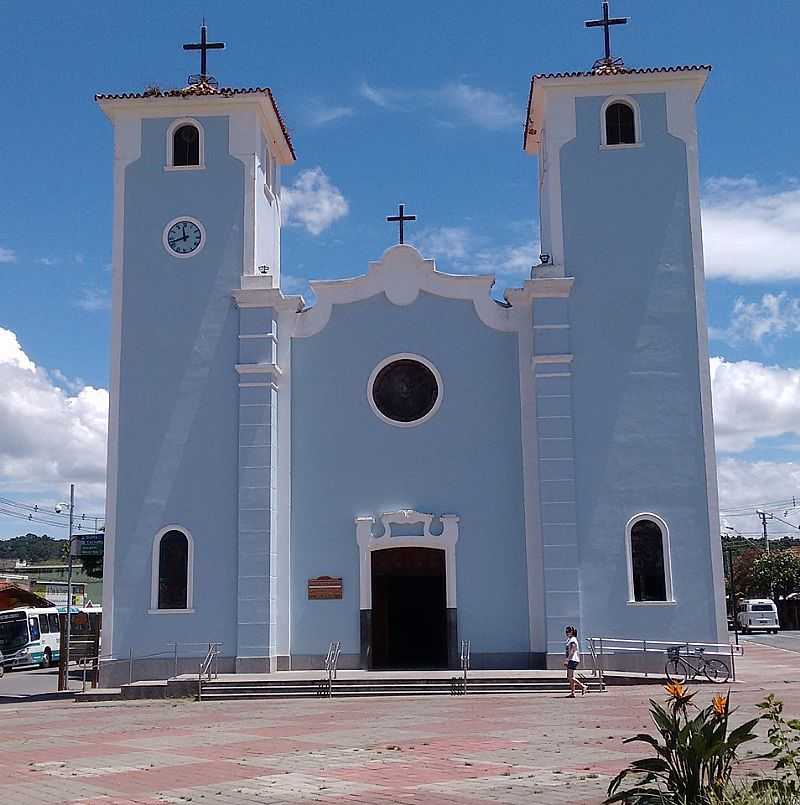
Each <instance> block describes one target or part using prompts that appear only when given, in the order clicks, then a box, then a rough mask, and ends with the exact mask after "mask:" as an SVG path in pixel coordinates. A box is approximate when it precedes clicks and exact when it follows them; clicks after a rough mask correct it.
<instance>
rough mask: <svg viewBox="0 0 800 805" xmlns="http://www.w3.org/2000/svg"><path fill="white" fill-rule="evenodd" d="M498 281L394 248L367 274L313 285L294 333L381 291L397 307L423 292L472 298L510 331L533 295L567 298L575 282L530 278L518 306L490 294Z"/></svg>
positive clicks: (307, 331) (319, 325) (523, 318)
mask: <svg viewBox="0 0 800 805" xmlns="http://www.w3.org/2000/svg"><path fill="white" fill-rule="evenodd" d="M494 282H495V278H494V276H493V275H491V274H484V275H459V274H445V273H443V272H441V271H437V270H436V264H435V263H434V261H433V260H426V259H424V258H423V257H422V255H421V254H420V253H419V252H418V251H417V250H416V249H415V248H414V247H413V246H409V245H408V244H401V245H397V246H392V247H391V248H390V249H388V250H387V251H386V252H385V253H384V255H383V257H382V258H381V259H380V260H378V261H377V262H373V263H370V264H369V270H368V272H367V273H366V274H365V275H363V276H360V277H353V278H351V279H342V280H321V281H316V282H312V283H310V284H311V288H312V289H313V291H314V293H315V295H316V297H317V302H316V304H315V305H314V306H313V307H312V308H309V309H308V310H304V311H303V312H302V313H301V314H300V315H299V316H298V319H297V327H296V329H295V333H294V335H295V336H297V337H300V338H302V337H307V336H312V335H316V334H317V333H319V332H320V331H321V330H322V329H323V328H324V327H325V325H326V324H327V323H328V320H329V319H330V316H331V312H332V310H333V306H334V305H343V304H350V303H351V302H359V301H361V300H364V299H369V298H370V297H373V296H377V295H378V294H381V293H383V294H386V298H387V299H388V300H389V301H390V302H392V303H393V304H395V305H410V304H411V303H412V302H414V301H415V300H416V299H417V297H418V296H419V294H420V292H421V291H424V292H426V293H430V294H433V295H435V296H439V297H443V298H445V299H463V300H468V301H470V302H472V304H473V305H474V307H475V313H476V314H477V316H478V318H479V319H480V320H481V321H482V322H483V323H484V324H485V325H486V326H487V327H491V328H493V329H495V330H502V331H505V332H512V331H516V330H520V329H521V328H522V327H524V326H525V325H526V324H527V323H528V320H529V313H528V312H527V310H526V304H527V303H528V302H529V301H530V300H531V299H532V298H533V297H534V296H567V295H568V294H569V289H570V288H571V285H572V280H571V279H566V280H565V279H563V278H560V279H546V280H528V281H527V282H526V283H525V287H524V288H523V289H520V290H519V291H513V292H512V293H511V295H510V296H511V298H513V299H515V300H516V301H517V303H518V304H506V305H503V304H499V303H498V302H496V301H495V300H494V299H492V297H491V293H490V292H491V288H492V286H493V285H494Z"/></svg>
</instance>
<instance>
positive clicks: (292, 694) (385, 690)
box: [203, 678, 600, 700]
mask: <svg viewBox="0 0 800 805" xmlns="http://www.w3.org/2000/svg"><path fill="white" fill-rule="evenodd" d="M458 682H459V684H458V685H457V686H454V685H453V683H452V682H451V681H450V680H449V679H435V680H432V679H428V680H426V679H411V680H409V679H394V680H392V679H381V680H378V679H376V680H362V679H359V680H353V679H350V680H341V681H339V682H334V683H333V695H334V696H337V697H343V696H347V697H355V696H429V695H440V696H441V695H451V694H453V692H454V689H455V690H458V689H460V682H461V680H460V679H459V680H458ZM588 685H589V689H590V690H591V691H592V692H599V691H600V685H599V683H598V682H596V681H589V682H588ZM568 689H569V688H568V685H567V683H566V681H565V680H564V679H563V678H558V679H555V678H551V679H507V678H506V679H485V678H483V679H470V680H469V682H468V685H467V691H468V693H469V694H470V695H472V694H489V695H491V694H509V693H566V692H567V690H568ZM326 695H327V691H326V688H325V685H324V684H322V683H321V682H320V681H319V680H317V681H312V680H302V681H301V680H280V681H278V680H275V681H271V680H259V681H256V682H248V683H240V682H235V681H230V682H206V683H204V685H203V699H204V700H221V699H258V698H269V699H274V698H281V697H284V698H298V697H319V696H326Z"/></svg>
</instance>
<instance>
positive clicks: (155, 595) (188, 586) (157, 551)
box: [150, 526, 194, 612]
mask: <svg viewBox="0 0 800 805" xmlns="http://www.w3.org/2000/svg"><path fill="white" fill-rule="evenodd" d="M193 563H194V548H193V543H192V537H191V534H189V532H188V531H186V530H185V529H184V528H182V527H180V526H167V527H166V528H162V529H161V531H159V532H158V534H156V537H155V540H154V542H153V581H152V590H151V595H150V611H151V612H161V611H166V612H175V611H180V612H191V611H192V566H193Z"/></svg>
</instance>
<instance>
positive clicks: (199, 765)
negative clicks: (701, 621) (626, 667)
mask: <svg viewBox="0 0 800 805" xmlns="http://www.w3.org/2000/svg"><path fill="white" fill-rule="evenodd" d="M798 671H800V655H798V654H796V653H792V652H783V651H780V650H778V649H774V648H770V647H764V646H758V647H752V651H751V650H748V652H747V655H746V657H745V660H744V661H743V664H742V666H741V667H740V678H741V679H742V680H743V681H742V682H740V683H739V684H738V685H736V686H735V687H734V692H733V700H734V704H735V705H736V706H737V707H738V708H739V710H738V712H737V713H736V715H735V716H734V721H736V722H739V721H743V720H745V719H746V718H748V717H751V716H752V715H753V714H754V713H755V712H756V710H755V703H756V702H758V701H760V700H761V699H762V698H763V697H764V695H765V694H766V693H767V692H768V691H774V692H776V693H777V694H778V695H779V696H780V697H781V698H782V699H784V701H785V703H786V712H787V715H788V716H789V717H791V716H798V715H800V684H799V683H798V682H797V681H796V679H797V677H798ZM726 689H727V688H723V690H726ZM717 690H719V689H718V688H716V687H714V686H710V685H705V686H702V687H701V688H700V689H699V693H698V696H697V699H698V702H699V703H701V704H705V703H706V702H707V701H708V700H710V698H711V695H712V694H713V693H714V692H716V691H717ZM650 697H655V698H657V699H661V698H663V695H662V692H661V691H660V690H659V689H658V688H656V687H653V686H652V685H648V686H634V687H627V688H616V687H612V688H611V689H610V691H609V692H608V693H606V694H604V695H595V694H592V695H589V696H587V697H585V698H577V699H567V698H564V697H563V695H555V694H554V695H546V694H539V695H535V696H526V695H517V696H513V697H512V696H505V697H503V696H486V697H475V698H464V697H445V696H443V697H435V698H424V699H423V698H403V699H390V698H376V699H356V700H345V699H336V698H334V699H332V700H326V699H322V700H317V699H310V700H302V701H270V702H219V703H214V702H209V703H202V704H199V703H196V702H191V701H180V702H171V701H165V702H146V703H125V704H116V703H114V704H63V703H61V702H54V703H47V704H29V705H25V706H15V705H4V706H0V721H1V722H2V725H3V751H2V753H0V770H1V771H2V773H0V801H2V802H14V803H20V805H28V803H37V804H38V803H49V802H62V803H63V802H70V803H87V805H88V804H89V803H92V804H94V803H96V804H97V805H100V803H107V804H108V805H123V803H145V804H146V805H153V804H154V803H166V802H173V803H174V802H186V801H189V800H192V801H193V802H199V801H203V802H221V803H255V802H258V803H274V804H275V805H278V803H298V802H317V803H325V805H339V803H371V804H374V805H377V803H381V805H389V803H393V804H394V803H416V804H417V805H444V804H445V803H448V804H449V805H453V803H465V805H479V804H480V803H508V805H522V804H523V803H524V804H525V805H530V803H532V802H535V803H545V805H548V804H549V803H553V804H554V805H555V803H570V804H571V805H577V804H578V803H599V802H602V800H603V797H604V792H605V789H606V787H607V785H608V781H609V779H610V778H611V777H612V776H613V775H614V774H616V773H617V771H619V770H620V769H621V768H623V767H624V766H625V765H626V764H627V763H628V761H629V760H631V759H633V758H636V757H643V756H645V755H646V754H647V751H646V747H644V746H638V745H630V744H628V745H623V743H622V740H623V739H624V738H626V737H628V736H630V735H632V734H634V733H636V732H639V731H642V730H650V729H651V725H650V720H649V717H648V714H647V707H648V699H649V698H650ZM751 766H752V764H750V766H748V765H745V766H744V767H743V771H746V770H747V768H749V767H751Z"/></svg>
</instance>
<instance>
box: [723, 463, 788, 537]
mask: <svg viewBox="0 0 800 805" xmlns="http://www.w3.org/2000/svg"><path fill="white" fill-rule="evenodd" d="M717 480H718V483H719V504H720V506H719V507H720V511H721V512H722V517H721V518H720V519H721V520H722V523H721V525H722V527H723V528H725V526H731V527H732V528H733V529H734V530H736V531H741V532H745V533H748V534H750V535H758V534H760V533H761V520H760V519H759V518H758V517H756V515H755V509H756V508H757V507H758V506H762V505H765V504H767V503H768V502H769V501H790V500H791V499H792V497H793V496H795V495H797V490H798V489H800V462H795V461H742V460H741V459H738V458H732V457H728V458H723V459H721V460H720V461H719V462H718V463H717ZM733 508H735V509H737V510H738V512H737V513H736V516H731V515H730V514H729V515H728V516H726V515H725V512H726V510H728V509H733ZM748 509H750V511H749V512H748V511H747V510H748ZM743 510H744V511H745V512H747V516H740V513H741V512H742V511H743ZM767 510H768V511H769V510H770V509H769V508H768V509H767ZM774 514H777V515H778V517H782V519H784V520H788V521H789V522H790V523H796V522H798V519H800V516H798V512H797V511H794V512H788V513H787V514H786V516H785V517H784V516H783V515H784V512H783V509H782V508H781V509H776V510H775V511H774ZM767 528H768V533H769V534H770V535H772V536H779V535H781V534H789V533H791V534H792V535H793V536H797V535H798V532H797V531H796V530H793V529H791V528H789V527H788V526H786V525H785V524H784V523H781V522H778V521H776V520H768V521H767Z"/></svg>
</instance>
